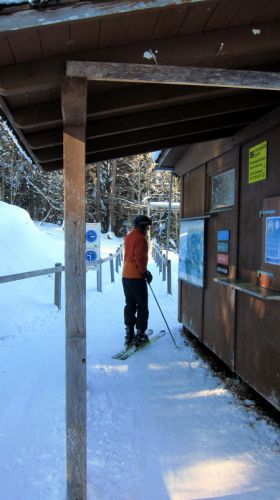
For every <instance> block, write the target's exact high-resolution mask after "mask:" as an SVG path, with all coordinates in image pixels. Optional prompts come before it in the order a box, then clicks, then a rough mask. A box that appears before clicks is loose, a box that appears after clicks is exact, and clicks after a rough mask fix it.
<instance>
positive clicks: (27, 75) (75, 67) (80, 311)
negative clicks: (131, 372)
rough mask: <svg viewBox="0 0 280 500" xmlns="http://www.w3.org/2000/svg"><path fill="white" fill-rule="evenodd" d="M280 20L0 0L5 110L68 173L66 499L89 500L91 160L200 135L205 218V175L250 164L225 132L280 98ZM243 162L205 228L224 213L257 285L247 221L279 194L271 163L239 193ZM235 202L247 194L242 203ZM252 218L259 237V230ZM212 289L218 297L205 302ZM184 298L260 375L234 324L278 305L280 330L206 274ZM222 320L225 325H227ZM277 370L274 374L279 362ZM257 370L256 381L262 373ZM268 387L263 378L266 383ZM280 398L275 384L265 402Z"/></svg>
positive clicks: (244, 13)
mask: <svg viewBox="0 0 280 500" xmlns="http://www.w3.org/2000/svg"><path fill="white" fill-rule="evenodd" d="M32 5H34V7H36V8H32ZM279 19H280V3H279V0H235V1H232V0H145V1H140V0H107V1H106V2H104V1H100V0H92V1H84V2H79V1H72V0H69V1H68V0H61V1H60V2H56V1H55V0H54V1H52V0H50V1H49V2H34V4H28V3H26V4H24V3H23V4H18V5H9V4H8V5H5V0H0V96H1V97H0V111H1V114H2V115H3V116H5V117H6V118H7V120H8V121H9V122H10V124H11V126H12V127H13V129H14V131H15V133H16V134H17V137H18V140H19V141H20V142H21V145H22V146H23V147H24V148H25V149H26V151H27V152H28V154H29V155H30V157H31V158H32V159H33V161H34V164H37V165H40V166H41V167H42V168H43V169H44V170H45V171H52V170H55V169H62V168H64V183H65V237H66V255H65V269H66V271H65V274H66V339H67V340H66V346H67V363H66V365H67V412H66V413H67V437H68V440H67V444H68V446H67V461H68V476H67V477H68V498H69V499H70V498H73V499H74V498H75V499H76V498H85V496H86V350H85V345H86V342H85V339H86V327H85V263H84V250H85V242H84V203H85V196H84V193H85V167H86V164H87V163H93V162H97V161H100V160H106V159H111V158H118V157H122V156H127V155H131V154H137V153H142V152H146V151H156V150H159V149H164V148H173V147H175V146H176V147H178V146H182V145H185V144H189V145H190V144H193V146H191V147H190V149H189V150H188V151H189V153H188V164H187V166H184V167H182V168H186V172H185V171H184V170H180V172H181V173H182V174H184V175H183V179H184V200H183V206H184V217H189V216H191V214H192V215H193V216H198V215H199V216H201V215H202V214H206V213H208V212H207V211H208V210H209V205H208V204H209V202H208V201H207V200H208V198H207V196H208V195H205V189H206V187H207V186H208V185H209V183H208V182H207V175H209V174H210V172H215V171H217V170H219V169H222V168H224V166H225V165H230V169H234V168H236V169H237V165H239V164H240V162H243V161H244V162H245V159H244V160H243V156H242V155H243V146H242V148H241V147H237V146H236V147H233V145H234V144H235V143H234V142H232V143H231V139H230V138H231V137H236V136H235V134H237V136H238V134H239V133H241V131H242V130H243V129H244V127H247V126H249V125H250V124H251V126H254V125H253V124H254V122H256V121H257V120H259V119H261V118H262V117H264V116H265V115H266V114H267V113H269V112H273V110H275V109H276V108H277V106H279V105H280V93H279V90H280V73H279V72H278V71H279V63H280V56H279V54H280V52H279V49H280V29H279V27H280V23H279ZM276 113H277V112H276ZM273 116H274V115H273ZM264 121H265V118H264ZM275 130H276V129H275ZM260 133H261V132H260ZM274 133H275V139H274V142H273V148H275V150H274V154H275V155H277V151H278V144H277V139H276V135H277V132H276V131H275V132H274ZM238 137H239V136H238ZM222 138H229V139H228V141H229V142H230V143H231V148H229V149H227V151H226V152H225V153H224V154H217V152H215V151H214V152H213V154H212V155H211V154H210V156H209V154H208V155H206V156H207V158H206V159H205V157H204V156H203V154H204V152H205V146H204V145H203V144H204V142H205V141H213V140H219V142H218V143H217V144H221V142H220V141H221V139H222ZM248 140H249V139H248ZM250 140H251V138H250ZM253 143H254V141H253ZM212 144H216V143H212ZM236 144H237V143H236ZM257 144H258V142H257ZM214 147H215V146H214ZM245 147H246V146H244V148H245ZM248 147H251V146H250V145H248ZM252 147H253V146H252ZM271 147H272V146H269V145H268V147H267V154H268V155H270V154H272V153H271V151H272V150H271ZM244 151H245V149H244ZM235 155H236V156H235ZM238 155H239V156H238ZM199 158H200V160H199ZM273 161H275V159H274V160H273ZM194 164H195V165H196V167H197V168H195V169H193V165H194ZM203 165H204V167H203ZM233 165H234V167H233ZM180 168H181V167H180ZM244 168H245V167H244ZM269 168H270V169H271V167H269ZM211 169H212V170H211ZM206 170H207V171H206ZM237 170H238V169H237ZM237 170H236V173H235V181H236V186H239V187H240V189H239V191H238V189H237V187H236V193H235V204H234V208H232V210H230V211H225V212H223V215H222V213H221V214H219V217H220V219H217V217H216V219H215V217H210V218H209V219H208V220H207V223H208V225H209V227H211V224H215V220H221V221H222V219H221V218H222V217H224V222H223V224H225V225H226V227H227V228H228V229H231V228H232V229H231V242H230V245H231V246H230V252H231V254H230V264H229V268H230V271H229V275H228V276H229V277H232V278H234V279H235V277H240V278H242V280H244V279H245V280H247V281H248V280H249V281H250V282H251V280H252V281H254V273H255V272H256V271H257V270H258V269H260V266H261V263H257V261H258V257H257V256H252V255H251V253H250V251H249V250H250V248H251V249H252V248H255V244H256V241H255V240H254V238H252V239H250V237H249V231H248V227H249V226H248V224H251V220H252V218H253V214H252V213H251V212H253V206H254V204H255V203H256V199H257V197H258V196H259V194H258V193H259V191H258V190H261V188H260V187H259V186H264V185H267V184H268V182H270V183H271V191H269V190H267V192H263V194H262V195H260V196H263V197H264V198H265V197H266V196H271V193H272V191H274V190H275V192H274V193H273V194H274V195H275V196H277V195H278V194H279V193H278V190H277V188H276V179H277V168H276V165H275V176H274V177H271V178H269V177H267V182H262V183H253V185H252V186H251V187H250V189H251V191H250V193H249V188H248V193H249V194H250V197H251V198H250V199H249V198H248V200H247V198H246V200H245V194H244V196H243V191H242V190H243V189H244V191H246V189H247V187H248V186H246V183H245V184H244V183H243V179H242V177H241V174H242V172H241V171H240V174H239V173H238V171H237ZM268 172H269V169H268ZM188 174H189V175H188ZM239 175H240V178H239V177H238V176H239ZM269 179H270V180H269ZM186 193H188V195H186ZM249 194H248V196H249ZM187 196H188V197H187ZM238 200H240V203H241V202H242V203H241V205H240V207H239V209H238V210H237V208H236V207H237V206H239V205H237V203H239V202H238ZM242 200H243V201H242ZM250 200H251V201H250ZM265 206H266V205H264V207H265ZM246 207H247V208H246ZM249 214H250V218H248V217H249ZM259 222H260V221H259V220H258V224H259ZM254 224H255V225H253V226H252V227H253V228H255V229H254V231H255V235H256V234H257V228H259V225H258V224H257V222H254ZM239 227H240V228H241V227H242V228H243V229H242V231H239ZM250 227H251V226H250ZM242 235H243V236H242ZM211 237H213V238H215V237H216V235H215V231H213V232H211V231H210V232H209V238H208V240H207V245H209V252H211V251H212V253H213V252H214V246H215V242H213V241H212V243H211ZM237 237H238V238H239V243H240V244H241V240H242V237H243V243H242V251H241V250H239V248H241V247H239V246H238V245H239V243H238V242H237ZM244 238H246V244H245V240H244ZM211 245H212V247H211ZM211 249H212V250H211ZM258 251H259V250H258ZM238 252H239V253H238ZM242 252H243V253H242ZM237 253H238V255H237ZM242 259H243V260H242ZM208 262H211V263H212V264H211V265H212V267H213V268H211V266H210V267H209V269H208V268H207V269H208V271H209V272H210V271H211V273H212V274H213V276H214V275H215V276H216V273H215V270H216V262H215V263H214V260H213V261H212V258H211V259H210V260H209V259H208ZM236 266H237V267H236ZM238 266H239V267H238ZM240 266H241V267H240ZM210 268H211V269H210ZM208 271H207V272H208ZM228 276H227V277H228ZM211 277H212V275H211ZM275 283H276V285H275ZM275 283H274V281H273V285H272V286H273V287H274V286H275V287H276V289H277V287H278V283H279V282H277V281H276V282H275ZM214 290H215V294H216V296H217V302H216V303H215V304H213V303H212V302H211V296H212V295H211V294H212V293H214ZM190 296H191V297H190ZM194 297H196V298H197V300H193V299H194ZM244 297H245V298H244ZM182 300H183V302H184V303H185V302H186V301H189V303H190V307H192V308H193V310H192V311H190V310H189V311H187V310H185V309H184V308H182V309H181V314H182V322H183V324H185V325H186V326H187V327H190V324H189V322H188V321H189V320H188V318H189V317H190V316H189V314H191V317H192V318H193V320H195V321H196V323H195V326H194V328H193V331H194V333H195V334H196V335H197V336H200V338H202V336H203V339H204V341H205V343H207V344H208V345H210V346H212V348H213V350H214V351H215V352H218V354H219V355H220V356H221V357H222V358H223V359H225V360H226V362H228V364H229V365H230V366H231V367H233V366H234V369H237V367H238V370H237V371H238V372H241V370H245V369H246V374H245V375H246V378H247V379H248V380H250V378H252V373H253V371H252V370H253V369H252V368H250V366H252V364H250V365H249V364H248V363H247V361H246V360H247V358H246V356H250V354H251V356H253V355H254V356H255V364H256V365H257V366H258V370H260V368H259V366H262V365H260V364H259V360H258V356H259V354H257V348H256V351H255V352H254V351H251V353H250V354H249V352H248V350H246V349H245V348H244V345H243V342H245V335H244V334H243V337H242V333H240V337H241V338H240V337H238V338H237V336H236V335H235V334H234V332H235V331H236V332H239V329H238V328H239V327H238V321H239V322H240V321H241V325H240V328H241V327H242V328H243V329H244V328H245V327H246V324H247V323H248V322H250V321H251V316H250V315H249V316H248V314H249V313H248V308H249V310H250V309H254V308H255V309H257V310H258V311H259V312H258V314H259V315H260V316H261V315H262V314H263V315H265V316H266V315H268V316H269V314H271V318H272V319H270V320H269V321H271V323H270V324H271V325H274V330H275V325H276V324H277V318H278V316H277V308H276V304H275V303H274V302H273V303H272V302H264V301H258V302H257V301H255V299H254V298H253V299H252V298H251V297H250V298H248V297H247V296H245V294H242V295H241V293H239V292H235V291H233V290H232V289H231V288H229V287H226V286H222V285H220V284H217V283H216V282H215V281H213V280H212V279H211V278H210V277H207V287H204V288H203V291H201V290H200V289H198V288H196V287H194V286H193V287H191V288H190V287H189V286H182ZM246 301H247V302H246ZM191 304H192V305H191ZM236 304H237V305H238V309H239V311H242V308H243V310H244V315H243V316H242V318H241V317H240V316H239V315H238V314H237V313H236V312H235V311H236V310H237V309H236ZM214 306H215V307H214ZM219 308H220V310H222V311H223V313H222V317H221V316H220V314H221V312H219ZM267 311H268V312H267ZM227 313H230V314H231V317H232V318H233V319H232V321H230V322H229V321H226V320H225V317H226V314H227ZM211 315H212V316H211ZM214 315H215V324H216V325H217V330H215V332H212V334H210V332H208V331H207V329H205V328H204V327H205V323H206V322H208V321H209V318H210V317H211V318H213V317H214ZM256 318H257V316H255V320H254V321H255V322H256V327H258V329H259V328H260V324H259V322H258V321H257V319H256ZM211 321H213V320H211ZM246 322H247V323H246ZM264 324H265V325H266V323H265V322H264ZM223 328H224V329H225V332H226V333H225V334H221V331H222V329H223ZM264 328H266V326H264ZM249 330H250V329H249ZM249 330H248V331H249ZM242 331H243V330H242ZM250 331H251V330H250ZM262 331H263V333H262V334H259V335H258V342H259V345H265V348H266V349H267V353H268V355H269V356H270V352H271V348H270V347H269V346H270V345H271V343H272V337H271V338H270V341H268V338H267V340H266V341H265V339H264V336H265V335H266V334H265V333H264V330H262ZM248 335H249V333H248ZM252 335H253V333H251V337H248V338H247V343H248V345H249V344H250V342H251V340H252ZM217 338H218V339H219V341H217ZM234 342H235V344H236V345H235V348H234V349H233V348H232V347H231V344H232V343H234ZM262 342H263V344H261V343H262ZM237 350H239V351H238V352H239V355H238V356H237V354H236V353H237ZM278 352H279V347H278ZM233 353H234V355H235V358H236V359H233V358H232V356H233ZM242 356H243V358H242ZM251 359H252V358H251ZM273 359H274V358H273ZM274 362H275V359H274V361H273V363H274ZM245 365H246V366H245ZM241 366H242V367H243V368H242V369H241V368H240V367H241ZM274 366H275V365H274ZM269 368H270V370H271V371H273V376H274V379H273V380H275V383H276V380H277V374H276V371H275V370H276V368H275V369H274V368H272V359H271V366H270V367H269ZM258 378H259V380H261V378H262V377H261V374H260V372H258ZM269 390H270V389H268V388H267V387H265V389H264V388H262V390H261V391H260V392H262V393H264V392H266V393H268V392H269ZM277 398H278V400H279V391H278V392H277V391H276V392H275V395H274V396H273V397H272V396H271V397H270V399H271V400H272V399H273V400H274V401H275V400H277Z"/></svg>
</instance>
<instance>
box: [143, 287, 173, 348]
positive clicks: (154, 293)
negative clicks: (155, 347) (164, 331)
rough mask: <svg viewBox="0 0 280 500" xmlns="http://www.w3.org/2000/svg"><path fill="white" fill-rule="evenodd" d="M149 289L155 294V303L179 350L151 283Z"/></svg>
mask: <svg viewBox="0 0 280 500" xmlns="http://www.w3.org/2000/svg"><path fill="white" fill-rule="evenodd" d="M149 287H150V289H151V291H152V294H153V296H154V299H155V301H156V303H157V305H158V308H159V310H160V312H161V315H162V317H163V319H164V321H165V324H166V326H167V328H168V331H169V333H170V335H171V337H172V340H173V342H174V344H175V346H176V347H177V349H178V346H177V344H176V342H175V340H174V337H173V335H172V333H171V330H170V328H169V326H168V323H167V321H166V319H165V316H164V314H163V312H162V309H161V307H160V305H159V303H158V300H157V298H156V296H155V293H154V290H153V289H152V287H151V283H149Z"/></svg>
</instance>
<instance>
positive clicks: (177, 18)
mask: <svg viewBox="0 0 280 500" xmlns="http://www.w3.org/2000/svg"><path fill="white" fill-rule="evenodd" d="M188 10H189V6H186V5H180V6H177V5H176V7H174V6H173V7H169V8H168V9H165V10H161V12H160V14H159V17H158V20H157V24H156V27H155V31H154V33H153V38H154V39H158V38H165V37H172V36H175V35H177V33H178V30H179V27H180V25H181V23H182V19H184V17H185V15H186V13H187V11H188Z"/></svg>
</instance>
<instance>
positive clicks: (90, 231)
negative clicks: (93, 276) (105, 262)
mask: <svg viewBox="0 0 280 500" xmlns="http://www.w3.org/2000/svg"><path fill="white" fill-rule="evenodd" d="M100 234H101V224H100V222H87V223H86V255H85V259H86V267H87V268H95V267H96V264H97V262H98V260H99V259H100Z"/></svg>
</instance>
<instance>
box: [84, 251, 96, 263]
mask: <svg viewBox="0 0 280 500" xmlns="http://www.w3.org/2000/svg"><path fill="white" fill-rule="evenodd" d="M96 259H97V253H96V252H95V251H94V250H88V251H87V252H86V261H87V262H94V261H95V260H96Z"/></svg>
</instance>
